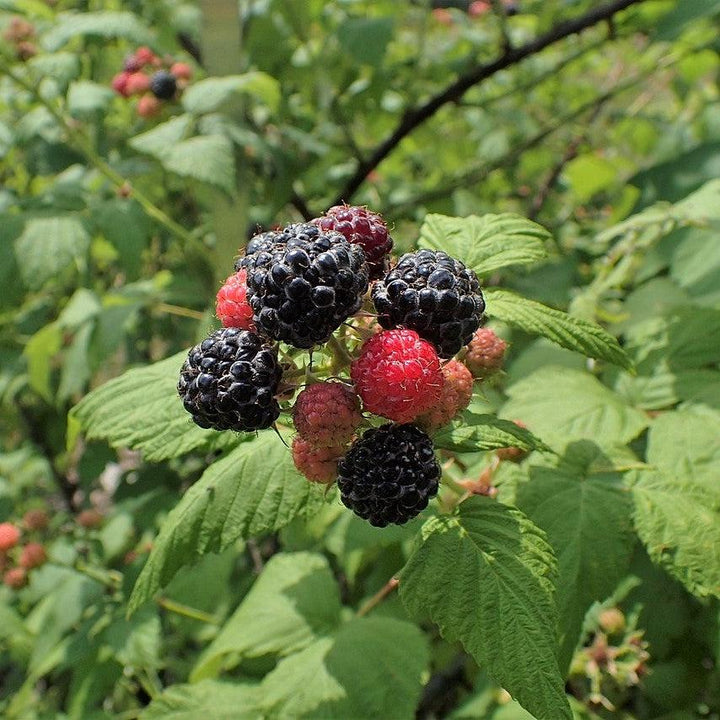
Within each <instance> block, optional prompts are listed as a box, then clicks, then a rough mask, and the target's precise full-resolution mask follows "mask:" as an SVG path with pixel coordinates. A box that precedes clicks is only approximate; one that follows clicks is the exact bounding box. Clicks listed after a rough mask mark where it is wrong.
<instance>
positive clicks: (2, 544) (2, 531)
mask: <svg viewBox="0 0 720 720" xmlns="http://www.w3.org/2000/svg"><path fill="white" fill-rule="evenodd" d="M18 540H20V530H19V528H17V527H15V525H13V524H12V523H8V522H4V523H0V552H4V551H5V550H11V549H12V548H14V547H15V546H16V545H17V544H18Z"/></svg>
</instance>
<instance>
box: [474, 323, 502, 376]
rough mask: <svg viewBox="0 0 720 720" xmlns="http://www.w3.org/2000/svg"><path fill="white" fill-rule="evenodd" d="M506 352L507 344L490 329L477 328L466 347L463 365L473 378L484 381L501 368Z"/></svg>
mask: <svg viewBox="0 0 720 720" xmlns="http://www.w3.org/2000/svg"><path fill="white" fill-rule="evenodd" d="M506 350H507V343H506V342H505V341H504V340H502V339H501V338H499V337H498V336H497V335H496V334H495V333H494V332H493V331H492V330H491V329H490V328H486V327H482V328H479V329H478V330H476V331H475V335H473V339H472V340H471V341H470V344H469V345H468V349H467V354H466V355H465V358H464V360H465V365H467V367H468V368H469V370H470V372H471V373H472V374H473V376H474V377H476V378H480V379H484V378H486V377H488V376H489V375H492V374H493V373H495V372H497V371H498V370H499V369H500V368H501V367H502V364H503V359H504V357H505V351H506Z"/></svg>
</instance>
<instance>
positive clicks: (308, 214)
mask: <svg viewBox="0 0 720 720" xmlns="http://www.w3.org/2000/svg"><path fill="white" fill-rule="evenodd" d="M290 202H291V203H292V205H293V207H294V208H295V209H296V210H297V211H298V212H299V213H300V214H301V215H302V216H303V218H304V219H305V220H312V219H313V218H314V217H315V215H314V214H313V213H312V211H311V210H310V208H309V207H308V206H307V203H306V202H305V198H302V197H300V195H298V193H296V192H295V191H294V190H293V191H292V195H291V196H290ZM333 204H334V205H337V203H333Z"/></svg>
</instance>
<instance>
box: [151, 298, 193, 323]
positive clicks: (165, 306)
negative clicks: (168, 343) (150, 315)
mask: <svg viewBox="0 0 720 720" xmlns="http://www.w3.org/2000/svg"><path fill="white" fill-rule="evenodd" d="M155 309H156V310H159V311H160V312H165V313H168V314H169V315H177V316H179V317H186V318H191V319H193V320H203V319H204V318H205V314H204V313H201V312H200V311H199V310H191V309H190V308H185V307H180V306H179V305H170V304H169V303H163V302H161V303H158V304H157V305H156V306H155Z"/></svg>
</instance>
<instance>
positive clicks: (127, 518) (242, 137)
mask: <svg viewBox="0 0 720 720" xmlns="http://www.w3.org/2000/svg"><path fill="white" fill-rule="evenodd" d="M626 6H627V8H626ZM625 8H626V9H625ZM470 11H471V12H470ZM17 18H23V19H24V20H26V21H28V22H30V23H32V27H33V32H32V34H31V36H30V38H29V40H28V42H30V43H31V44H32V45H33V53H32V54H30V53H29V52H27V50H28V49H27V48H25V49H24V50H22V49H21V48H19V46H18V43H17V42H15V40H13V39H12V37H11V36H10V34H9V30H10V29H11V27H12V23H13V22H17ZM719 20H720V3H718V2H717V1H713V0H693V2H673V1H671V0H645V1H644V2H643V1H638V0H636V1H635V2H632V1H626V2H607V3H602V4H599V3H594V2H589V1H586V0H557V1H554V2H543V1H542V0H519V1H518V2H516V3H501V2H492V3H473V4H472V7H471V6H470V5H469V4H468V3H465V2H453V3H450V2H442V3H440V2H437V3H430V2H421V1H415V2H411V1H410V0H407V1H405V0H403V1H402V2H400V1H398V0H392V1H391V0H379V1H376V2H366V1H365V0H344V1H343V2H337V3H324V2H320V1H319V0H308V1H307V2H293V1H292V0H246V1H244V2H240V3H239V7H238V5H237V4H236V3H234V2H225V1H224V0H222V1H220V0H216V1H214V2H210V1H208V2H199V3H190V2H188V3H185V2H175V1H171V0H165V1H164V2H140V1H139V0H138V1H133V2H123V3H120V2H115V1H114V0H92V1H89V2H80V1H74V0H58V1H57V2H43V1H41V0H0V27H1V28H2V30H3V31H4V33H5V34H4V36H3V37H4V40H3V41H2V54H1V55H0V64H1V65H2V77H1V78H0V179H1V183H0V286H1V287H2V292H1V293H0V398H1V399H2V411H1V412H2V416H1V417H2V426H1V428H0V442H1V443H2V444H1V446H0V521H9V522H13V523H16V524H18V525H20V526H23V542H27V541H28V540H31V541H36V542H41V543H42V544H43V545H44V547H45V548H46V552H47V554H48V556H49V562H47V563H46V564H44V565H43V566H42V567H41V568H38V569H35V570H33V571H32V573H31V575H30V582H29V584H28V585H27V586H26V587H24V588H22V589H19V590H16V589H12V588H10V587H9V586H3V587H2V588H1V589H0V698H1V700H0V712H2V714H3V715H4V716H6V717H8V718H56V717H67V718H106V717H113V718H135V717H141V718H144V719H146V720H151V719H153V718H162V717H174V718H183V717H188V718H191V717H197V716H199V715H200V714H203V715H205V716H206V717H213V718H238V717H249V718H256V717H263V716H267V717H278V716H280V717H312V718H317V717H332V718H340V717H368V716H377V717H398V718H401V717H413V715H415V714H416V713H417V715H418V716H419V717H423V718H425V717H453V718H483V719H485V720H490V719H492V720H515V719H518V720H519V719H522V718H527V717H531V716H530V715H528V713H529V712H530V713H532V716H535V717H538V718H541V719H542V718H552V720H557V718H562V717H571V716H575V717H577V718H597V717H605V718H609V717H617V718H637V719H638V720H640V719H642V720H645V719H648V720H649V719H651V718H658V719H661V718H662V719H663V720H688V719H689V718H707V717H715V718H717V717H718V716H719V715H720V697H719V694H718V693H719V691H718V687H719V684H718V683H719V675H718V672H717V662H718V652H719V647H718V637H719V635H718V623H717V620H718V605H717V597H718V595H719V594H720V555H719V554H718V548H720V530H719V529H718V528H720V523H719V522H718V510H719V509H720V494H719V491H718V476H719V474H720V473H719V471H720V310H719V309H718V307H719V303H718V301H719V300H720V289H719V288H720V243H718V239H717V237H718V236H717V233H718V230H719V229H720V181H718V180H714V178H716V177H718V176H719V175H720V123H719V122H718V117H720V115H719V114H718V107H719V105H720V103H719V99H718V78H719V75H718V71H719V69H720V68H719V65H720V63H719V60H720V59H719V57H718V52H719V51H720V47H719V46H718V40H717V36H718V26H719ZM568 23H570V24H568ZM238 38H239V39H240V41H238ZM140 45H150V46H151V47H152V48H153V49H154V50H155V51H156V52H158V53H161V54H168V55H172V56H173V57H175V58H177V59H182V60H184V61H187V62H189V63H191V64H192V66H193V68H194V70H195V78H194V80H193V82H192V83H191V84H190V86H189V87H188V88H187V89H186V90H185V91H184V93H183V94H182V96H181V98H180V100H179V101H178V102H176V103H173V104H168V105H167V106H166V107H165V108H164V109H163V111H162V114H161V115H160V116H159V117H156V118H152V119H144V118H141V117H139V116H138V114H137V112H136V104H135V101H134V100H128V99H125V98H122V97H120V96H118V95H117V94H115V93H113V92H112V90H111V89H110V81H111V78H112V76H113V75H114V74H115V73H116V72H117V71H118V70H119V69H120V68H121V67H122V63H123V58H124V57H125V56H126V54H127V53H129V52H131V51H133V50H135V49H136V48H137V47H138V46H140ZM28 55H29V56H28ZM339 200H347V201H353V202H356V203H366V204H368V205H369V206H370V207H371V208H372V209H374V210H379V211H381V212H383V213H384V214H385V215H386V218H387V219H388V221H389V222H390V223H391V224H392V226H393V227H394V230H393V235H394V237H395V241H396V247H397V248H398V249H399V250H400V251H402V250H405V249H409V248H411V247H415V246H417V245H420V246H425V247H443V248H444V249H446V250H447V251H448V252H450V253H451V254H455V255H457V256H458V257H460V258H461V259H463V260H464V261H465V262H467V263H468V264H469V265H471V266H473V267H475V268H476V269H477V271H478V273H479V274H480V275H481V276H482V278H483V284H484V285H487V286H489V287H490V288H491V289H490V290H488V293H487V300H488V316H489V319H490V323H491V325H492V326H493V327H494V328H495V329H496V330H497V331H498V332H499V333H500V334H502V335H503V337H505V338H506V339H508V340H509V341H510V343H511V351H510V353H509V355H508V359H507V363H506V366H505V372H504V373H503V374H502V376H501V377H499V378H497V379H496V380H495V381H493V382H488V383H484V384H483V385H482V387H481V388H479V391H478V393H477V394H476V397H475V399H474V401H473V404H472V406H471V408H470V411H469V413H468V415H467V416H466V417H465V418H464V419H463V422H462V423H459V424H457V425H456V426H454V427H452V428H450V429H449V430H447V431H445V432H444V433H443V434H442V435H441V436H439V437H438V438H436V444H437V445H438V446H439V447H440V448H441V452H442V459H443V461H444V462H445V465H446V478H447V489H446V490H445V491H444V492H443V494H441V496H440V498H439V500H438V502H437V503H436V504H435V507H434V508H433V509H432V510H431V511H429V512H428V513H426V514H424V515H423V517H421V518H419V519H418V520H416V521H413V522H412V523H410V524H409V525H407V526H403V527H396V528H390V529H384V530H376V529H373V528H371V527H369V526H367V525H365V524H363V523H362V522H361V521H360V520H358V519H357V518H356V517H354V516H353V515H352V514H350V513H349V512H347V511H345V510H344V509H343V508H342V507H341V506H340V504H339V503H338V502H337V501H336V500H334V498H333V497H330V498H329V500H328V499H325V498H324V497H323V494H322V492H321V491H320V490H318V489H317V488H315V487H313V486H310V485H309V484H308V483H306V482H304V481H302V480H301V479H300V478H299V476H298V475H297V473H296V471H295V470H294V468H293V466H292V462H291V460H290V458H289V455H288V453H287V451H286V449H285V448H284V446H283V445H282V444H281V443H280V441H279V440H278V438H277V437H276V436H275V435H273V434H272V433H267V434H261V435H259V436H258V437H257V438H241V437H236V436H232V435H229V436H228V435H225V434H218V433H215V432H207V431H201V430H200V429H198V428H196V427H194V426H192V425H190V424H189V423H188V421H187V419H186V415H185V414H184V413H183V411H182V407H181V406H180V403H179V402H178V401H177V398H176V396H175V390H174V384H175V380H176V372H177V367H178V365H179V363H180V361H181V358H182V356H183V355H184V352H185V349H186V348H187V347H188V346H189V345H191V344H192V343H193V342H195V341H196V340H197V339H198V338H200V337H202V336H203V335H204V334H205V333H206V332H207V330H208V329H210V328H211V327H212V326H213V318H212V312H213V299H214V294H215V291H216V289H217V287H218V284H219V282H220V281H222V279H223V278H224V277H225V275H227V274H228V272H229V269H230V267H231V265H232V258H233V256H234V255H235V254H236V253H237V250H238V248H239V247H240V246H241V245H242V244H243V243H244V241H245V239H246V238H247V236H248V234H251V233H253V232H254V231H255V230H256V229H257V228H258V227H270V226H273V225H275V224H276V223H284V222H287V221H290V220H298V219H301V218H303V217H312V216H313V215H315V214H319V213H320V212H322V211H323V210H325V209H326V208H327V207H328V206H330V205H331V204H333V203H334V202H337V201H339ZM507 213H514V215H510V216H509V215H507ZM519 216H521V217H519ZM522 217H524V218H530V219H531V220H534V221H536V222H537V223H539V224H540V225H541V226H543V227H544V228H546V229H547V231H544V230H543V229H542V228H541V227H539V226H538V225H534V224H532V223H530V222H528V221H527V220H523V219H522ZM568 313H569V314H568ZM538 336H539V337H538ZM127 370H129V372H125V371H127ZM113 378H115V379H113ZM108 381H109V382H108ZM90 391H92V392H90ZM88 393H89V394H88ZM78 403H79V404H78ZM74 406H76V407H75V409H74V410H72V412H71V408H73V407H74ZM497 417H499V418H501V419H504V420H506V421H510V420H515V419H521V420H522V421H523V422H524V423H525V424H526V425H527V427H528V429H529V431H526V432H523V431H521V430H519V429H518V428H517V427H516V426H515V425H513V424H512V423H510V422H500V421H498V420H497ZM509 444H513V445H517V446H519V447H522V448H524V449H525V450H528V451H532V452H530V453H529V454H528V455H527V457H526V458H525V459H524V460H523V461H522V462H521V463H511V462H507V461H503V462H498V456H497V455H496V454H495V453H494V451H495V449H496V448H499V447H504V446H507V445H509ZM489 475H490V476H491V480H492V483H493V485H495V486H496V487H497V490H498V495H497V499H490V498H487V497H471V498H468V499H464V500H463V502H461V503H459V504H458V503H457V500H458V496H457V494H456V492H455V491H457V490H458V489H460V490H461V489H462V487H463V486H462V485H460V484H458V483H461V482H463V481H466V480H477V479H478V478H482V477H485V478H487V477H488V476H489ZM239 480H241V481H242V493H238V492H237V486H238V482H239ZM208 489H212V492H208ZM461 497H463V496H462V495H461ZM455 505H457V507H455ZM453 508H454V509H453ZM38 509H43V510H45V511H46V512H47V513H48V515H49V517H50V523H49V526H48V527H47V528H44V529H41V528H36V529H32V528H31V527H30V525H29V523H28V521H27V519H25V520H23V518H24V517H25V518H27V512H28V511H30V510H38ZM229 520H231V522H230V521H229ZM3 562H5V560H3ZM398 576H399V577H400V582H399V592H395V589H396V588H397V586H398V583H397V582H396V581H395V580H394V578H396V577H398ZM128 610H132V611H133V612H132V614H130V615H128ZM609 610H610V611H613V612H610V613H609V612H608V611H609ZM618 610H620V611H621V612H622V614H620V613H619V612H618ZM500 687H504V688H506V690H507V691H509V693H511V694H512V696H513V697H514V698H515V699H516V700H518V701H519V703H522V705H523V706H524V707H525V709H523V708H522V707H521V706H520V704H518V703H517V702H515V701H512V700H511V699H510V696H509V695H508V692H506V691H503V690H501V689H500ZM571 713H572V715H571Z"/></svg>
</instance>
